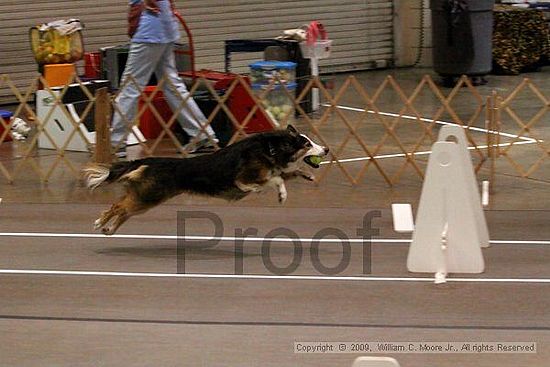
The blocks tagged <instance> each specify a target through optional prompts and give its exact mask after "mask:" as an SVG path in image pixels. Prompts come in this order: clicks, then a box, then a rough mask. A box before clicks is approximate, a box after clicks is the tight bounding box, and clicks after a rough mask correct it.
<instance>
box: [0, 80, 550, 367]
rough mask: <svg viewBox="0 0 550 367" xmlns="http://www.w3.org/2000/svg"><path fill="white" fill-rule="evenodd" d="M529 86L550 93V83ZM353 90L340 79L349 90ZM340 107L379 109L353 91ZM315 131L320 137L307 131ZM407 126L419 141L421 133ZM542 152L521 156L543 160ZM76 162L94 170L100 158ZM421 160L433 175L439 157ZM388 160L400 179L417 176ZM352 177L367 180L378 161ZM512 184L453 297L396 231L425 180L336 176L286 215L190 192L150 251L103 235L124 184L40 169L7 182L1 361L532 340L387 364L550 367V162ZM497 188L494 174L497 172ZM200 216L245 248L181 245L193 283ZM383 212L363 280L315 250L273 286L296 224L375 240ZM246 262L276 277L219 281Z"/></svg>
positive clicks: (501, 184)
mask: <svg viewBox="0 0 550 367" xmlns="http://www.w3.org/2000/svg"><path fill="white" fill-rule="evenodd" d="M425 72H426V71H425V70H396V71H377V72H369V73H359V74H357V78H358V79H359V80H360V81H361V83H366V85H367V86H369V85H370V84H371V83H372V84H373V85H375V86H376V85H378V84H379V83H380V82H381V80H383V79H384V78H385V77H386V75H388V73H389V74H392V75H394V77H395V78H396V80H398V81H399V82H400V83H401V84H402V85H403V88H404V89H406V90H407V91H410V90H412V88H414V86H415V85H416V84H417V83H418V80H419V78H420V76H421V75H423V74H424V73H425ZM528 76H529V77H530V78H532V79H533V80H534V81H535V82H536V83H537V85H538V86H539V88H540V89H541V90H543V91H545V92H546V93H548V92H547V91H548V90H550V85H549V84H548V83H549V81H548V80H549V78H548V71H547V70H545V71H543V72H541V73H533V74H529V75H528ZM341 80H342V76H338V78H337V85H338V83H340V81H341ZM519 82H520V78H519V77H509V76H508V77H504V76H491V77H490V84H489V85H488V86H484V87H481V88H480V93H482V94H483V95H487V94H488V93H490V91H491V90H492V89H493V88H494V89H497V90H498V91H499V92H501V93H503V94H504V95H506V94H507V93H509V91H510V90H511V89H512V88H513V87H514V86H515V85H517V83H519ZM392 98H393V97H391V96H389V95H388V96H385V97H384V98H382V99H381V101H380V108H381V109H382V107H383V109H384V111H387V112H399V108H398V107H395V106H396V102H395V100H393V99H392ZM421 100H422V103H420V104H419V105H421V106H423V107H422V108H423V109H424V110H423V113H426V114H429V110H430V108H431V109H432V110H433V108H434V105H435V102H434V101H433V98H432V97H429V96H424V97H422V98H421ZM430 101H431V102H430ZM340 104H341V105H345V106H351V107H358V108H364V107H365V106H364V103H362V102H361V100H360V99H358V97H357V95H356V93H352V92H350V93H347V94H346V96H345V98H343V99H342V100H341V103H340ZM472 106H473V105H472V104H471V103H470V102H469V101H468V100H467V99H466V98H464V99H463V100H461V101H460V102H459V103H458V105H457V106H456V107H455V108H456V109H457V110H459V109H460V110H461V111H462V112H464V111H467V110H468V109H470V111H471V110H472V109H475V107H472ZM535 108H536V107H533V103H531V101H528V100H523V101H522V104H521V105H520V106H519V109H521V110H522V111H530V110H534V109H535ZM419 109H420V107H419ZM464 113H465V115H468V113H467V112H464ZM441 119H445V117H444V116H442V117H441ZM331 121H332V123H331V124H328V125H327V126H326V127H323V129H324V130H323V133H324V134H326V136H327V137H329V138H330V139H334V141H338V140H339V139H341V134H342V129H338V128H337V127H336V126H339V125H338V124H339V123H341V122H340V121H338V120H337V119H335V118H334V117H333V120H331ZM543 121H545V122H547V119H546V120H543ZM477 123H479V122H476V124H477ZM298 125H299V126H302V127H305V128H306V130H307V125H306V124H304V123H303V121H302V122H298ZM546 125H547V124H546ZM481 126H482V125H481ZM546 129H547V128H546ZM399 130H400V131H401V132H402V133H403V135H404V139H406V137H407V134H408V130H407V127H400V128H399ZM512 131H514V130H513V129H512ZM547 131H548V130H544V129H543V130H541V132H542V133H545V134H546V133H547ZM366 133H368V131H367V132H366ZM376 134H377V133H376ZM366 136H367V137H366V138H365V139H369V138H368V135H366ZM546 136H548V135H546ZM370 138H371V139H372V140H373V141H376V140H377V139H376V138H375V137H370ZM549 138H550V137H549ZM7 145H8V144H3V146H1V147H0V159H1V161H2V163H4V164H6V165H7V166H9V165H10V164H13V162H14V159H15V158H14V157H13V152H14V150H13V149H12V148H11V147H8V146H7ZM393 148H395V146H394V147H393ZM516 148H520V146H518V147H514V149H516ZM521 148H525V147H521ZM388 149H389V150H391V149H392V146H391V145H390V146H389V147H388ZM525 149H526V150H522V151H521V152H522V153H520V156H518V159H520V160H523V159H525V160H527V159H528V158H531V157H532V156H533V154H535V153H533V152H532V151H529V150H527V148H525ZM395 152H398V151H395ZM518 152H519V150H518ZM40 153H41V154H42V155H43V157H42V158H41V159H40V162H41V163H42V164H51V162H53V161H52V159H53V158H52V157H48V156H47V155H48V154H49V153H48V152H47V151H42V152H40ZM133 153H135V154H139V152H133ZM384 153H386V152H384ZM360 154H361V150H360V148H359V147H358V146H357V145H350V146H349V147H348V148H346V150H345V151H344V153H343V155H342V157H343V158H349V157H356V156H358V155H360ZM70 158H71V159H72V160H74V161H75V162H85V161H86V160H87V159H88V156H87V155H86V154H72V155H71V156H70ZM418 162H419V165H421V166H422V167H423V168H424V167H425V164H426V158H419V159H418ZM384 164H385V167H387V169H388V170H395V169H397V168H398V167H399V165H400V164H401V163H400V162H399V161H395V160H394V161H392V160H388V161H387V163H384ZM506 164H507V163H506V162H504V161H502V162H499V165H502V167H505V166H506ZM346 167H350V168H349V169H350V171H351V172H357V171H358V170H359V169H360V167H361V165H360V164H353V163H352V164H349V166H346ZM325 169H326V168H325ZM500 172H502V173H499V174H498V175H497V177H496V182H495V193H494V195H492V196H491V205H490V207H489V208H488V210H487V211H486V216H487V220H488V224H489V230H490V233H491V239H492V240H493V241H494V242H493V245H492V246H491V247H490V248H488V249H485V250H483V253H484V257H485V261H486V271H485V273H484V274H480V275H464V274H453V275H451V277H450V280H451V281H450V282H449V283H447V284H445V285H440V286H436V285H434V284H433V283H432V282H431V281H430V277H431V276H432V275H430V274H412V273H408V272H407V270H406V266H405V264H406V257H407V250H408V242H407V241H406V240H407V239H408V238H410V235H403V234H397V233H395V232H394V231H393V229H392V220H391V212H390V210H389V208H390V204H391V203H394V202H409V203H412V204H413V207H414V208H416V207H417V204H418V199H419V195H420V189H421V184H422V181H421V180H420V179H419V178H418V177H417V176H415V174H414V173H413V171H412V170H410V169H409V170H407V171H406V174H405V175H404V176H403V178H402V180H401V182H400V183H399V184H398V185H396V186H394V187H392V188H390V187H389V186H388V185H387V184H386V183H385V182H384V181H383V179H382V178H381V176H380V175H379V174H378V173H376V172H375V171H374V170H373V167H370V168H369V171H368V173H367V175H366V176H365V177H364V178H363V179H362V180H361V182H360V183H359V184H358V185H356V186H352V185H351V184H350V183H349V182H348V181H347V180H346V178H345V177H344V176H343V174H342V173H341V172H339V171H338V169H337V168H332V169H331V171H330V172H329V173H328V175H327V177H326V179H325V180H324V181H322V182H321V183H320V184H318V185H315V184H310V183H306V182H300V181H293V182H291V183H289V185H288V189H289V199H288V202H287V204H286V205H285V206H283V207H281V206H279V205H278V203H277V200H276V195H275V193H274V192H266V193H262V194H259V195H255V196H250V197H248V198H246V199H244V200H243V201H241V202H238V203H231V204H228V203H225V202H223V201H221V200H218V199H207V198H202V197H185V196H182V197H178V198H175V199H173V200H171V201H170V202H168V203H167V204H165V205H163V206H161V207H158V208H155V209H154V210H152V211H150V212H149V213H147V214H145V215H143V216H141V217H140V218H134V219H132V220H130V221H129V222H128V223H127V224H126V225H125V226H124V227H122V228H121V231H120V234H122V235H134V237H124V236H122V237H117V238H105V237H102V236H95V235H90V234H92V233H93V231H92V222H93V220H94V219H95V218H96V216H97V214H98V213H99V212H100V211H101V210H103V209H104V208H105V207H106V206H107V205H108V204H109V203H110V202H112V200H114V198H116V196H118V195H119V193H120V188H116V187H112V188H105V189H102V190H99V191H98V192H96V193H93V194H90V193H88V192H86V191H85V190H84V189H83V188H82V187H81V185H80V184H79V183H78V182H77V181H76V180H75V179H74V178H73V177H72V175H71V174H70V172H68V170H66V169H60V170H58V171H57V172H56V173H55V175H54V177H53V178H52V180H51V181H50V183H49V184H47V185H43V184H41V183H40V182H39V180H37V179H36V178H35V177H34V176H33V175H32V174H31V173H29V172H28V169H27V170H26V171H23V173H22V176H21V178H20V179H18V180H16V182H15V183H14V184H13V185H8V184H7V183H6V182H5V181H0V197H2V198H3V202H2V204H1V205H0V226H1V228H2V231H1V232H0V273H1V275H0V280H1V281H0V329H1V330H2V331H3V332H2V333H1V334H0V365H6V366H90V365H94V366H96V365H97V366H121V365H123V366H126V365H132V366H152V365H160V366H182V365H184V366H258V365H262V366H351V363H352V362H353V360H354V358H355V357H357V356H358V355H359V354H310V355H304V354H294V352H293V347H294V342H296V341H334V342H340V341H385V342H397V341H406V342H407V341H437V342H450V341H469V342H482V341H485V342H495V341H526V342H536V343H537V353H536V354H458V355H454V354H453V355H448V354H440V355H435V354H391V353H389V354H387V353H386V355H390V356H393V357H395V358H397V359H398V360H399V362H400V363H401V365H402V366H404V367H411V366H413V367H416V366H418V367H425V366H434V367H435V366H437V367H447V366H449V367H450V366H461V367H463V366H464V367H469V366H472V367H474V366H475V367H478V366H518V365H525V366H547V364H548V360H549V358H550V352H549V351H550V313H549V311H548V310H549V309H550V296H549V295H550V293H549V289H550V288H549V287H550V267H549V266H548V263H549V262H550V250H549V247H548V246H550V242H548V241H550V226H548V223H549V222H550V205H549V204H550V201H549V198H550V196H549V195H548V188H549V187H550V186H549V185H550V179H547V177H550V169H549V167H548V163H545V165H544V166H543V167H542V169H541V171H540V176H537V178H533V179H525V178H520V177H517V176H515V175H512V174H511V172H509V171H503V170H501V171H500ZM480 177H481V178H486V177H488V171H487V170H486V169H485V168H483V169H482V172H481V174H480ZM182 210H184V211H187V212H190V211H209V212H211V213H214V214H215V215H217V216H219V217H220V218H221V220H222V222H223V224H224V231H223V235H224V236H227V237H228V238H227V239H226V240H225V241H223V242H221V243H219V244H217V245H216V246H215V247H212V248H205V247H204V246H202V247H199V248H197V246H195V245H194V244H193V243H189V242H187V243H185V244H182V243H180V244H179V249H180V250H181V248H182V247H184V248H185V249H186V257H185V272H186V273H187V274H179V275H178V274H177V272H178V266H180V268H179V269H180V270H181V262H182V258H181V256H178V242H177V241H176V240H175V236H176V235H177V234H178V230H177V212H178V211H182ZM373 210H377V211H379V213H380V215H381V217H380V218H379V219H377V220H375V222H374V225H375V227H376V228H377V229H379V230H380V234H379V235H378V236H376V238H377V239H378V240H375V241H374V242H373V244H372V248H371V251H370V253H368V256H367V258H366V259H367V261H366V262H365V261H364V260H365V252H363V249H364V248H365V247H364V246H365V245H364V244H361V243H358V242H353V243H352V245H351V247H350V251H351V253H350V254H351V256H350V261H349V264H348V265H347V266H346V267H345V269H344V270H343V271H342V272H341V273H339V274H335V275H333V276H330V277H328V278H321V276H323V274H321V273H320V272H319V271H318V268H316V264H314V263H313V262H312V260H311V259H312V258H311V248H312V246H311V243H310V241H309V240H306V241H305V243H304V244H303V254H302V261H300V262H299V264H298V267H297V268H296V271H295V272H294V273H292V274H291V275H293V277H290V278H287V279H279V278H265V276H272V275H273V274H272V273H271V272H270V271H269V270H268V269H267V268H266V265H265V256H262V238H263V237H264V236H267V234H268V233H269V232H270V231H272V230H274V229H276V228H279V227H285V228H288V229H290V230H293V231H295V232H296V233H297V234H298V235H299V236H300V238H303V239H310V238H312V237H313V236H314V235H315V234H316V233H317V232H318V231H320V230H322V229H324V228H328V227H332V228H337V229H339V230H341V231H342V232H343V233H344V234H345V235H346V236H348V237H349V238H357V237H358V235H357V228H359V227H361V226H362V221H363V217H364V216H365V214H367V213H368V212H370V211H373ZM251 227H253V228H256V229H257V235H256V236H255V237H259V239H257V240H253V241H250V242H246V244H245V245H244V247H243V249H242V250H239V249H237V251H235V246H238V243H236V242H235V240H234V238H233V236H235V235H236V234H238V233H239V232H238V231H239V230H246V229H247V228H251ZM37 233H40V235H37ZM211 233H212V226H211V225H210V223H208V222H204V221H199V220H195V221H191V222H189V225H188V226H187V227H186V233H185V234H186V235H187V236H193V235H196V236H201V235H202V236H208V235H210V234H211ZM380 239H382V240H387V241H382V240H380ZM518 241H523V242H518ZM367 248H368V246H367ZM295 255H296V252H295V248H294V246H293V245H292V244H289V243H284V242H282V243H273V246H272V247H271V252H270V256H271V257H270V259H271V261H272V262H273V264H275V265H276V266H279V267H285V266H287V265H288V264H290V263H291V262H292V260H293V257H294V256H295ZM319 257H320V260H321V262H322V264H325V265H326V266H329V267H333V266H336V265H337V264H338V263H339V262H340V260H341V259H342V246H341V245H340V244H330V243H322V245H321V247H320V250H319ZM239 258H240V259H242V269H243V270H244V271H243V273H244V274H254V275H259V276H260V277H259V278H246V277H245V278H242V277H241V278H239V277H230V278H223V277H221V278H220V277H211V276H209V274H217V275H224V274H235V264H236V259H239ZM365 263H366V264H370V265H371V267H370V271H369V272H368V273H369V274H364V273H365V267H364V266H365ZM48 271H49V272H51V273H48ZM2 272H3V273H2ZM33 272H34V273H33ZM86 272H88V273H86ZM98 272H102V273H98ZM298 276H305V277H303V278H298ZM308 277H309V278H308ZM337 277H340V278H337ZM357 277H361V278H357ZM418 277H422V279H417V278H418ZM452 280H454V281H452ZM457 280H462V281H457Z"/></svg>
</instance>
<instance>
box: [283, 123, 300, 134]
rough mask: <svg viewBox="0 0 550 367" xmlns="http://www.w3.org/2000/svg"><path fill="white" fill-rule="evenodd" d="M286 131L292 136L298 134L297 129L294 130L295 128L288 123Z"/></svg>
mask: <svg viewBox="0 0 550 367" xmlns="http://www.w3.org/2000/svg"><path fill="white" fill-rule="evenodd" d="M286 131H288V132H289V133H290V134H291V135H293V136H298V135H299V133H298V130H296V128H295V127H294V126H292V125H290V124H289V125H288V126H287V127H286Z"/></svg>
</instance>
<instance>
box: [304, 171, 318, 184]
mask: <svg viewBox="0 0 550 367" xmlns="http://www.w3.org/2000/svg"><path fill="white" fill-rule="evenodd" d="M302 177H303V178H304V179H305V180H308V181H312V182H313V181H315V175H314V174H313V173H310V172H303V173H302Z"/></svg>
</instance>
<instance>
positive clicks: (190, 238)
mask: <svg viewBox="0 0 550 367" xmlns="http://www.w3.org/2000/svg"><path fill="white" fill-rule="evenodd" d="M0 237H35V238H40V237H46V238H98V239H136V240H173V241H175V240H178V239H180V240H185V241H209V240H216V241H219V242H235V241H243V242H263V241H265V240H270V241H271V242H283V243H291V242H293V241H296V239H292V238H286V237H276V238H266V237H233V236H223V237H211V236H184V237H183V236H182V237H178V236H175V235H153V234H115V235H113V236H105V235H103V234H98V233H97V234H96V233H45V232H0ZM298 240H299V241H301V242H309V243H311V242H312V241H319V242H320V243H342V240H341V239H338V238H323V239H319V240H317V239H314V238H299V239H298ZM347 241H348V242H349V243H365V242H371V243H394V244H395V243H397V244H399V243H405V244H407V243H411V241H412V240H411V239H397V238H396V239H393V238H373V239H372V240H370V241H367V240H364V239H362V238H350V239H348V240H347ZM490 243H491V244H500V245H502V244H509V245H550V241H546V240H526V241H522V240H491V241H490Z"/></svg>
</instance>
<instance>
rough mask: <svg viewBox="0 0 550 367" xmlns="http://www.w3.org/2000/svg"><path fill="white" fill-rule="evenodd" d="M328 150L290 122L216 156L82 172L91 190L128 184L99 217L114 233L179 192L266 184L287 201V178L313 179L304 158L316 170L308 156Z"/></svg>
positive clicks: (237, 190)
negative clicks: (115, 200) (306, 169)
mask: <svg viewBox="0 0 550 367" xmlns="http://www.w3.org/2000/svg"><path fill="white" fill-rule="evenodd" d="M327 153H328V149H327V148H325V147H322V146H319V145H317V144H315V143H313V142H312V141H311V140H310V139H309V138H308V137H307V136H305V135H303V134H299V133H298V132H297V131H296V130H295V129H294V128H293V127H292V126H289V127H288V128H287V129H286V130H277V131H273V132H267V133H260V134H256V135H253V136H250V137H247V138H245V139H243V140H241V141H239V142H237V143H235V144H232V145H230V146H227V147H225V148H223V149H220V150H218V151H217V152H215V153H212V154H207V155H200V156H195V157H191V158H145V159H140V160H136V161H131V162H117V163H115V164H113V165H112V166H106V165H91V166H89V167H87V168H85V169H84V172H83V173H84V179H85V182H86V185H87V186H88V187H89V188H90V189H95V188H96V187H98V186H99V185H101V184H102V183H113V182H122V183H124V184H125V187H126V193H125V195H124V196H123V197H122V198H121V199H120V200H119V201H118V202H117V203H115V204H113V205H112V207H111V208H110V209H109V210H106V211H104V212H103V213H102V214H101V216H100V217H99V218H98V219H97V220H96V221H95V228H96V229H101V230H102V232H103V233H104V234H107V235H111V234H113V233H115V231H116V230H117V229H118V228H119V227H120V225H122V224H123V223H124V222H125V221H126V220H128V218H130V217H132V216H134V215H136V214H141V213H144V212H145V211H147V210H148V209H150V208H152V207H154V206H156V205H159V204H160V203H162V202H164V201H166V200H168V199H170V198H172V197H174V196H176V195H179V194H181V193H189V194H198V195H207V196H213V197H220V198H224V199H227V200H239V199H242V198H243V197H245V196H246V195H248V194H249V193H251V192H258V191H260V190H261V189H262V188H263V187H265V186H274V187H276V189H277V191H278V193H279V201H280V202H281V203H283V202H284V201H285V200H286V197H287V192H286V187H285V179H289V178H294V177H302V178H304V179H306V180H310V181H312V180H314V177H313V175H312V174H311V173H309V172H307V171H305V170H303V169H302V168H300V163H301V162H302V161H305V162H306V163H308V164H309V165H310V166H313V167H315V168H318V165H316V164H314V163H312V162H310V161H309V160H308V159H307V158H306V157H311V156H324V155H326V154H327ZM304 158H305V159H304Z"/></svg>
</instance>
